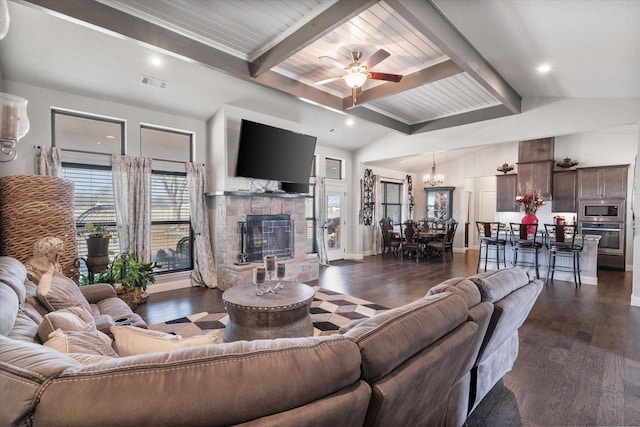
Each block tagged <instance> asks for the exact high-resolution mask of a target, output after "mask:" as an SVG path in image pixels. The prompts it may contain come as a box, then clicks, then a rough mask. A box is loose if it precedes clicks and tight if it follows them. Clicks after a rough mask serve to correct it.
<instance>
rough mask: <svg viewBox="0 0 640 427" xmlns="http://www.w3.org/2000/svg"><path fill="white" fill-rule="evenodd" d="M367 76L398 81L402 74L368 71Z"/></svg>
mask: <svg viewBox="0 0 640 427" xmlns="http://www.w3.org/2000/svg"><path fill="white" fill-rule="evenodd" d="M369 78H371V79H374V80H386V81H388V82H394V83H398V82H399V81H400V80H402V75H400V74H389V73H376V72H375V71H371V72H370V73H369Z"/></svg>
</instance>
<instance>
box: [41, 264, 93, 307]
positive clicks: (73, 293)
mask: <svg viewBox="0 0 640 427" xmlns="http://www.w3.org/2000/svg"><path fill="white" fill-rule="evenodd" d="M37 295H38V299H39V300H40V301H41V302H42V303H43V304H44V305H45V307H47V308H48V309H49V310H50V311H56V310H61V309H63V308H69V307H75V306H81V307H84V308H86V309H87V311H88V312H89V313H91V307H90V306H89V302H88V301H87V299H86V298H85V297H84V295H82V292H80V288H78V285H76V284H75V283H74V282H73V280H71V279H69V278H67V277H65V276H64V275H63V274H61V273H59V272H57V271H55V270H49V271H48V272H46V273H45V274H43V275H42V278H41V279H40V283H38V289H37Z"/></svg>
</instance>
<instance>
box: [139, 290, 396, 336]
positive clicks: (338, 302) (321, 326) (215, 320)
mask: <svg viewBox="0 0 640 427" xmlns="http://www.w3.org/2000/svg"><path fill="white" fill-rule="evenodd" d="M313 289H314V290H315V291H316V293H315V295H314V298H313V301H312V303H311V309H310V312H311V321H312V322H313V335H314V336H320V335H331V334H335V333H336V332H337V331H338V329H340V327H341V326H343V325H346V324H347V323H349V322H351V321H352V320H356V319H364V318H368V317H372V316H374V315H376V314H378V313H381V312H383V311H385V310H388V308H387V307H384V306H382V305H378V304H375V303H372V302H370V301H366V300H363V299H360V298H356V297H353V296H351V295H345V294H341V293H339V292H334V291H330V290H328V289H324V288H320V287H319V286H314V287H313ZM228 320H229V316H228V315H227V313H226V312H222V313H207V312H202V313H196V314H192V315H190V316H186V317H181V318H179V319H175V320H171V321H169V322H163V323H157V324H155V325H151V326H149V329H153V330H157V331H163V332H168V333H172V334H176V335H181V336H183V337H191V336H194V335H199V334H203V333H207V332H209V331H211V330H214V329H224V327H225V325H226V324H227V321H228Z"/></svg>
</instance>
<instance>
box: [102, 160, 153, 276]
mask: <svg viewBox="0 0 640 427" xmlns="http://www.w3.org/2000/svg"><path fill="white" fill-rule="evenodd" d="M111 161H112V170H113V197H114V200H115V212H116V224H117V225H118V234H119V238H120V250H121V251H124V250H125V249H126V248H130V249H131V251H132V252H133V254H134V255H135V256H136V259H137V260H138V261H139V262H142V263H148V262H151V159H149V158H144V157H131V156H122V155H119V154H114V155H112V156H111Z"/></svg>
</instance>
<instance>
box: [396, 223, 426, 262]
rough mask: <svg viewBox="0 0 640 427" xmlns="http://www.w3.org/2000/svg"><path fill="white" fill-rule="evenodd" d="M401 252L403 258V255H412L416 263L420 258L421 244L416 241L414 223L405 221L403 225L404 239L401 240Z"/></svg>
mask: <svg viewBox="0 0 640 427" xmlns="http://www.w3.org/2000/svg"><path fill="white" fill-rule="evenodd" d="M401 251H402V256H403V257H404V254H407V255H410V254H413V255H414V256H415V258H416V262H417V261H418V259H419V258H420V252H421V251H422V244H421V243H420V241H419V239H418V227H417V223H416V222H415V221H406V222H405V223H404V239H403V240H402V248H401Z"/></svg>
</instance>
